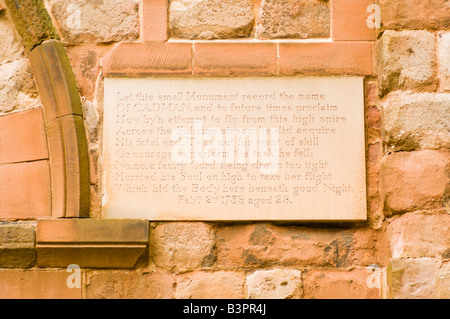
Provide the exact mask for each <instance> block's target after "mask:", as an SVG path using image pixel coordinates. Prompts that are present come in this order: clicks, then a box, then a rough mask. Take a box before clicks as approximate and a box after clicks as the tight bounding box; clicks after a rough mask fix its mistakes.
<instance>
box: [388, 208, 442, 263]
mask: <svg viewBox="0 0 450 319" xmlns="http://www.w3.org/2000/svg"><path fill="white" fill-rule="evenodd" d="M387 234H388V237H389V242H390V247H391V251H392V257H393V258H420V257H434V258H439V257H442V258H446V255H448V254H449V252H450V249H449V247H450V216H449V215H448V214H432V215H425V214H417V213H410V214H404V215H402V216H400V217H399V218H396V219H394V220H393V221H391V222H390V223H389V225H388V227H387Z"/></svg>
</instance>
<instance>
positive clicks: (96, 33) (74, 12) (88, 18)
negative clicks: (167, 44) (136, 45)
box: [47, 0, 140, 44]
mask: <svg viewBox="0 0 450 319" xmlns="http://www.w3.org/2000/svg"><path fill="white" fill-rule="evenodd" d="M47 2H48V5H49V8H50V11H51V13H52V15H53V17H54V18H55V20H56V21H57V23H58V26H59V30H60V32H61V35H62V38H63V39H64V41H65V42H68V43H71V44H75V43H91V44H92V43H99V42H118V41H132V40H136V39H137V38H138V37H139V32H140V30H139V1H138V0H121V1H117V0H103V1H84V0H69V1H67V0H47Z"/></svg>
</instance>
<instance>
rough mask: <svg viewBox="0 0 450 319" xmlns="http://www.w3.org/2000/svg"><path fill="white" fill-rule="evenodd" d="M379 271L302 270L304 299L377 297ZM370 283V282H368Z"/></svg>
mask: <svg viewBox="0 0 450 319" xmlns="http://www.w3.org/2000/svg"><path fill="white" fill-rule="evenodd" d="M378 274H379V273H373V274H372V273H371V272H369V271H367V269H360V268H357V269H353V270H348V271H337V270H308V271H307V272H303V287H304V298H305V299H378V298H380V289H379V287H377V286H378V285H377V280H379V279H378V278H373V279H372V278H370V276H371V275H374V276H378ZM368 283H370V284H368Z"/></svg>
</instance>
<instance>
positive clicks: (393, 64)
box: [377, 30, 437, 96]
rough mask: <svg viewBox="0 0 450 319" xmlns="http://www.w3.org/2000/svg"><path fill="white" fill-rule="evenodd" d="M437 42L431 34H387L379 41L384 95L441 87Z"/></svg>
mask: <svg viewBox="0 0 450 319" xmlns="http://www.w3.org/2000/svg"><path fill="white" fill-rule="evenodd" d="M436 68H437V64H436V40H435V37H434V34H433V33H431V32H428V31H400V32H397V31H391V30H388V31H385V32H384V33H383V36H382V37H381V39H380V40H379V41H378V71H377V73H378V82H379V89H380V92H379V93H380V95H382V96H383V95H385V94H387V93H388V92H391V91H395V90H417V91H433V90H435V89H436V87H437V78H436Z"/></svg>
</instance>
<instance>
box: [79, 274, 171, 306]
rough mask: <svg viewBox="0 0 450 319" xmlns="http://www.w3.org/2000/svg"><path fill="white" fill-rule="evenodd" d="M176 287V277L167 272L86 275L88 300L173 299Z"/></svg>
mask: <svg viewBox="0 0 450 319" xmlns="http://www.w3.org/2000/svg"><path fill="white" fill-rule="evenodd" d="M174 287H175V278H174V276H173V275H171V274H170V273H168V272H165V271H156V272H151V273H146V272H141V271H91V272H88V273H87V274H86V298H87V299H171V298H173V296H174V291H175V290H174Z"/></svg>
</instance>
